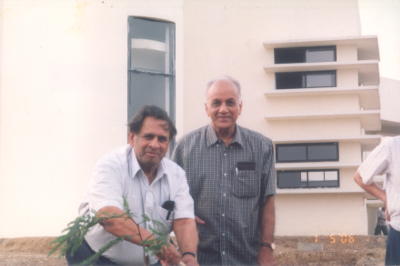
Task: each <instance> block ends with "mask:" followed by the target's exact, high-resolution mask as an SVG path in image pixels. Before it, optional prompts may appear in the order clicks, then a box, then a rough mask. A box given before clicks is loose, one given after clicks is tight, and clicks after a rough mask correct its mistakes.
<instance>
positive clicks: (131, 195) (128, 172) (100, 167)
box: [80, 145, 194, 265]
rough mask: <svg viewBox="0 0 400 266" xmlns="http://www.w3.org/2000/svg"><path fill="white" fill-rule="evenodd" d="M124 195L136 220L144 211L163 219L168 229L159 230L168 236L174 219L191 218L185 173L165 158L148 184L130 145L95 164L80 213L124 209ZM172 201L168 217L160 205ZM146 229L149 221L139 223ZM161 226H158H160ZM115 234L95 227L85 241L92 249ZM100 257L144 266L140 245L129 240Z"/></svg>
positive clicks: (151, 216) (100, 245)
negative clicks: (110, 207) (171, 210)
mask: <svg viewBox="0 0 400 266" xmlns="http://www.w3.org/2000/svg"><path fill="white" fill-rule="evenodd" d="M124 197H125V198H126V200H127V202H128V204H129V208H130V209H131V212H132V213H134V214H135V216H134V217H133V219H134V220H135V222H136V223H140V222H142V215H143V214H146V215H147V216H148V217H149V218H151V219H152V220H157V221H159V222H162V223H163V224H164V225H165V226H166V228H167V229H165V230H161V231H164V233H165V234H166V235H167V237H169V233H170V232H171V231H172V226H173V220H174V219H180V218H192V219H193V218H194V207H193V199H192V197H191V196H190V194H189V187H188V184H187V181H186V177H185V172H184V171H183V170H182V169H181V168H180V167H179V166H178V165H177V164H175V163H174V162H172V161H170V160H168V159H166V158H164V159H162V161H161V162H160V165H159V166H158V168H157V175H156V178H155V179H154V181H153V182H152V183H151V184H149V182H148V179H147V177H146V176H145V174H144V172H143V171H142V170H141V168H140V165H139V163H138V161H137V158H136V156H135V153H134V150H133V149H132V147H131V146H130V145H127V146H124V147H121V148H119V149H116V150H114V151H113V152H111V153H109V154H107V155H105V156H104V157H103V158H101V159H100V161H99V162H98V163H97V165H96V167H95V169H94V171H93V175H92V177H91V180H90V183H89V187H88V189H87V191H86V196H85V200H84V202H83V203H82V204H81V207H80V214H83V213H87V212H88V210H89V209H93V210H95V211H99V210H100V209H101V208H103V207H106V206H114V207H117V208H119V209H121V210H124V211H125V208H124V202H123V198H124ZM167 200H171V201H174V202H175V207H174V210H173V212H172V213H171V214H170V217H169V219H168V220H167V219H166V217H167V214H168V211H167V210H166V209H164V208H162V204H163V203H164V202H165V201H167ZM140 225H141V226H142V227H144V228H146V229H149V227H150V226H154V225H153V224H152V222H146V223H145V224H143V223H141V224H140ZM159 229H161V228H159ZM115 238H116V237H115V236H114V235H112V234H110V233H108V232H107V231H105V230H104V228H103V227H102V226H101V225H96V226H94V227H93V228H92V229H91V230H90V231H89V232H88V234H87V235H86V238H85V239H86V241H87V242H88V244H89V245H90V247H91V248H92V249H93V250H94V251H96V252H97V251H98V250H99V249H100V248H101V247H102V246H103V245H105V244H107V243H108V242H109V241H111V240H113V239H115ZM103 256H105V257H107V258H109V259H110V260H111V261H113V262H116V263H118V264H122V265H143V264H144V262H143V247H142V246H139V245H135V244H133V243H130V242H128V241H123V242H121V243H119V244H117V245H115V246H113V247H112V248H110V249H109V250H107V251H106V252H105V253H104V254H103ZM156 262H157V259H156V257H155V256H151V257H150V263H151V264H153V263H156Z"/></svg>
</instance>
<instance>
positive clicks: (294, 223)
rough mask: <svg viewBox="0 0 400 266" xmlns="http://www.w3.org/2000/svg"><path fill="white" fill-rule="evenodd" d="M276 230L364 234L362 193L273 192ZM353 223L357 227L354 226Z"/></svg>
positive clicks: (278, 232) (295, 233) (283, 232)
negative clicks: (277, 193)
mask: <svg viewBox="0 0 400 266" xmlns="http://www.w3.org/2000/svg"><path fill="white" fill-rule="evenodd" d="M275 202H276V217H277V218H276V229H275V234H276V235H279V236H285V235H286V236H304V235H320V236H327V235H331V234H334V235H336V236H338V235H339V234H346V235H349V234H353V235H363V234H365V231H366V228H365V227H364V226H363V225H364V224H365V219H366V215H365V208H364V198H363V197H362V195H361V194H360V195H358V196H356V195H351V194H339V193H337V194H336V193H334V194H324V196H323V197H321V195H320V194H297V195H291V194H287V195H277V196H276V199H275ZM355 224H357V225H359V226H354V225H355Z"/></svg>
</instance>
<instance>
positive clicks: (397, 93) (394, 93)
mask: <svg viewBox="0 0 400 266" xmlns="http://www.w3.org/2000/svg"><path fill="white" fill-rule="evenodd" d="M399 78H400V74H399ZM379 97H380V102H381V119H382V120H387V121H391V122H396V123H400V105H399V100H400V79H399V80H393V79H388V78H381V83H380V85H379Z"/></svg>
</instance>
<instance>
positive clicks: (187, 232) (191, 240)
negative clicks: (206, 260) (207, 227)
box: [173, 218, 199, 266]
mask: <svg viewBox="0 0 400 266" xmlns="http://www.w3.org/2000/svg"><path fill="white" fill-rule="evenodd" d="M173 228H174V232H175V235H176V240H177V241H178V244H179V248H180V250H181V252H182V254H184V253H186V252H190V253H194V254H196V251H197V244H198V242H199V238H198V235H197V229H196V223H195V221H194V220H193V219H190V218H182V219H176V220H174V225H173ZM182 261H183V262H184V263H185V264H186V265H187V266H198V265H199V264H198V263H197V261H196V260H195V258H194V257H193V256H192V255H190V254H187V255H185V256H183V257H182Z"/></svg>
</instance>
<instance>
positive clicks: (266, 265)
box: [257, 246, 278, 266]
mask: <svg viewBox="0 0 400 266" xmlns="http://www.w3.org/2000/svg"><path fill="white" fill-rule="evenodd" d="M257 262H258V265H260V266H274V265H278V264H277V262H276V259H275V255H274V251H273V250H272V249H270V248H269V247H264V246H261V248H260V252H259V253H258V257H257Z"/></svg>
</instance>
